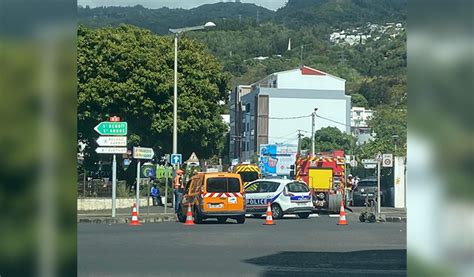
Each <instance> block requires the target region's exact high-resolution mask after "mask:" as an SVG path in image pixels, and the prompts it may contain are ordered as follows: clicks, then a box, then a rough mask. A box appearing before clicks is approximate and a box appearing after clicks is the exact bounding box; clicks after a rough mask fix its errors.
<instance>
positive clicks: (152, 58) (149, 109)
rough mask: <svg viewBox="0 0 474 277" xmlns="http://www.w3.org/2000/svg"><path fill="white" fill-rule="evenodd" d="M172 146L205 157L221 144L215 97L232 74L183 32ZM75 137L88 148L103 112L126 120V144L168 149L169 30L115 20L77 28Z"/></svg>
mask: <svg viewBox="0 0 474 277" xmlns="http://www.w3.org/2000/svg"><path fill="white" fill-rule="evenodd" d="M178 55H179V57H178V80H179V81H178V95H179V97H178V152H179V153H183V156H189V155H190V154H191V152H192V151H196V154H197V155H199V157H203V158H207V157H211V156H213V155H216V154H218V153H219V151H221V150H222V148H223V145H224V144H223V138H224V133H225V131H226V128H225V125H224V124H223V122H222V119H221V116H220V114H219V111H220V110H221V108H220V106H219V101H224V100H225V99H226V91H227V90H228V85H227V84H228V81H229V79H230V76H229V75H228V74H226V73H223V71H222V66H221V65H220V64H219V63H218V61H217V60H216V58H214V57H213V56H212V55H210V54H209V53H208V51H207V49H206V47H205V46H204V45H202V44H200V43H198V42H196V41H194V40H190V39H186V38H182V39H180V41H179V53H178ZM77 59H78V60H77V62H78V68H77V70H78V139H79V140H80V141H82V142H84V143H85V144H86V157H85V161H88V164H89V165H91V163H92V162H93V161H94V160H96V159H98V157H97V155H96V154H95V153H94V152H93V150H92V149H93V148H94V147H95V146H96V145H95V142H94V139H95V138H96V137H97V134H95V132H94V130H93V127H94V125H96V124H97V123H98V122H100V121H103V120H107V119H108V117H109V116H112V115H118V116H120V117H121V118H122V120H123V121H127V122H128V127H129V133H128V137H129V146H134V145H141V146H146V147H152V148H153V149H154V150H155V153H157V155H158V156H160V155H163V154H164V153H170V152H171V142H172V125H173V123H172V122H173V114H172V110H173V72H174V68H173V61H174V47H173V40H172V38H171V37H159V36H156V35H154V34H152V33H151V31H148V30H144V29H140V28H138V27H134V26H129V25H121V26H120V27H118V28H102V29H95V30H92V29H88V28H85V27H79V30H78V56H77Z"/></svg>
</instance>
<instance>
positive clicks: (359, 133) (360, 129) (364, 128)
mask: <svg viewBox="0 0 474 277" xmlns="http://www.w3.org/2000/svg"><path fill="white" fill-rule="evenodd" d="M373 114H374V112H373V111H372V110H368V109H366V108H364V107H352V108H351V133H352V134H353V135H354V136H355V137H357V142H358V143H359V144H363V143H365V142H367V141H369V140H372V139H373V136H372V132H371V130H370V128H369V125H368V121H369V120H370V118H371V117H372V116H373Z"/></svg>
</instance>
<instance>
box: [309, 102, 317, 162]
mask: <svg viewBox="0 0 474 277" xmlns="http://www.w3.org/2000/svg"><path fill="white" fill-rule="evenodd" d="M317 110H318V108H314V112H313V113H312V114H311V118H312V124H311V157H314V154H315V153H314V139H315V135H314V132H315V130H314V129H315V125H316V111H317Z"/></svg>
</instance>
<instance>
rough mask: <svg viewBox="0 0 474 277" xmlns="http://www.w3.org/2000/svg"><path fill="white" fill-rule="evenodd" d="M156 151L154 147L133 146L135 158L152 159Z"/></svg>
mask: <svg viewBox="0 0 474 277" xmlns="http://www.w3.org/2000/svg"><path fill="white" fill-rule="evenodd" d="M154 155H155V152H154V151H153V149H152V148H146V147H133V158H134V159H143V160H151V159H153V156H154Z"/></svg>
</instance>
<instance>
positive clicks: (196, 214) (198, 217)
mask: <svg viewBox="0 0 474 277" xmlns="http://www.w3.org/2000/svg"><path fill="white" fill-rule="evenodd" d="M193 217H194V223H196V224H201V223H202V216H201V214H200V213H199V211H198V210H197V208H195V209H194V214H193Z"/></svg>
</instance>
